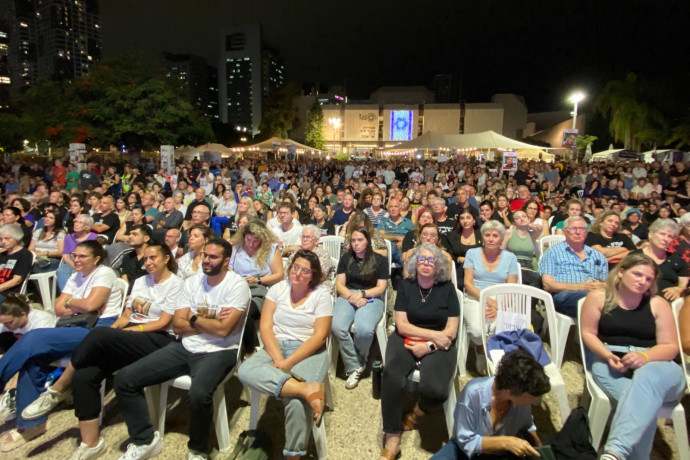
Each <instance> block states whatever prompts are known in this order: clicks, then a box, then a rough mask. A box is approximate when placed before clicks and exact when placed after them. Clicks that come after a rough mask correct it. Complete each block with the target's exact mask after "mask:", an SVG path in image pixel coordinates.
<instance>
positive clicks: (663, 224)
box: [649, 214, 685, 237]
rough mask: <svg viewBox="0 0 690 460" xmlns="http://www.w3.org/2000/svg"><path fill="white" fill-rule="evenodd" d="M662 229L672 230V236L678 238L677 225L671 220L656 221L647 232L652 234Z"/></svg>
mask: <svg viewBox="0 0 690 460" xmlns="http://www.w3.org/2000/svg"><path fill="white" fill-rule="evenodd" d="M683 215H685V214H683ZM664 229H669V230H672V231H673V236H674V237H676V236H678V231H679V228H678V224H677V223H676V222H675V221H674V220H673V219H657V220H655V221H654V222H653V223H652V225H650V226H649V231H650V232H654V233H656V232H658V231H659V230H664Z"/></svg>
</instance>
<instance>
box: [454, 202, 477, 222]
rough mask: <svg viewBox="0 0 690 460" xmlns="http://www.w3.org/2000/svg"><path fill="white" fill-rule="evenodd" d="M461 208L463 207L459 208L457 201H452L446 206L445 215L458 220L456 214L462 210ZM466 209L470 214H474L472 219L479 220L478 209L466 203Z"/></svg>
mask: <svg viewBox="0 0 690 460" xmlns="http://www.w3.org/2000/svg"><path fill="white" fill-rule="evenodd" d="M463 209H464V208H461V207H460V206H459V205H458V204H457V203H453V204H451V205H450V206H448V210H446V215H447V216H448V217H450V218H451V219H453V220H458V215H459V214H460V211H462V210H463ZM467 209H468V210H469V211H470V214H472V215H473V216H474V220H475V221H478V220H479V211H477V210H476V209H474V208H473V207H472V206H471V205H469V204H467Z"/></svg>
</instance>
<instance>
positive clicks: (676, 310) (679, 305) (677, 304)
mask: <svg viewBox="0 0 690 460" xmlns="http://www.w3.org/2000/svg"><path fill="white" fill-rule="evenodd" d="M684 303H685V299H684V298H682V297H681V298H680V299H676V300H674V301H673V303H671V307H672V308H673V317H674V319H675V321H676V334H677V335H678V349H679V351H680V353H679V354H680V360H681V363H682V365H683V371H684V372H685V384H686V385H687V387H688V391H690V368H688V356H687V355H686V354H685V353H684V352H683V341H682V340H681V337H680V320H679V316H680V311H681V310H682V309H683V304H684Z"/></svg>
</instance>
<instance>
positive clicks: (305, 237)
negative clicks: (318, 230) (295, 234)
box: [302, 235, 316, 240]
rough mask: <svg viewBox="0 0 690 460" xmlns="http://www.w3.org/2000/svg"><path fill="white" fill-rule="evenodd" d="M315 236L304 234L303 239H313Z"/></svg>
mask: <svg viewBox="0 0 690 460" xmlns="http://www.w3.org/2000/svg"><path fill="white" fill-rule="evenodd" d="M314 238H316V237H315V236H312V235H302V239H303V240H313V239H314Z"/></svg>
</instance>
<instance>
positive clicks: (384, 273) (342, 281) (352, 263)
mask: <svg viewBox="0 0 690 460" xmlns="http://www.w3.org/2000/svg"><path fill="white" fill-rule="evenodd" d="M367 219H368V218H367ZM389 270H390V267H389V266H388V259H387V258H386V257H384V256H382V255H380V254H377V253H375V252H374V250H373V247H372V244H371V236H370V234H369V231H368V230H366V229H365V228H359V229H357V230H354V231H353V232H352V233H351V235H350V238H349V249H348V250H347V252H346V253H345V254H343V256H342V257H341V258H340V261H339V262H338V269H337V272H336V273H337V274H336V277H335V288H336V292H337V294H338V298H337V299H336V301H335V305H334V307H333V326H332V330H333V338H334V339H335V340H336V341H337V342H338V344H339V345H340V355H341V357H342V358H343V364H344V366H345V373H346V374H347V375H348V377H347V382H346V383H345V388H346V389H348V390H352V389H354V388H356V387H357V385H358V384H359V380H360V378H361V376H362V373H364V370H365V366H366V363H367V356H368V355H369V348H370V347H371V343H372V342H373V340H374V331H375V330H376V325H377V324H378V322H379V321H380V320H381V316H382V315H383V314H384V305H383V294H384V293H385V292H386V286H387V285H388V279H389V278H390V272H389ZM350 329H352V334H350Z"/></svg>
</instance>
